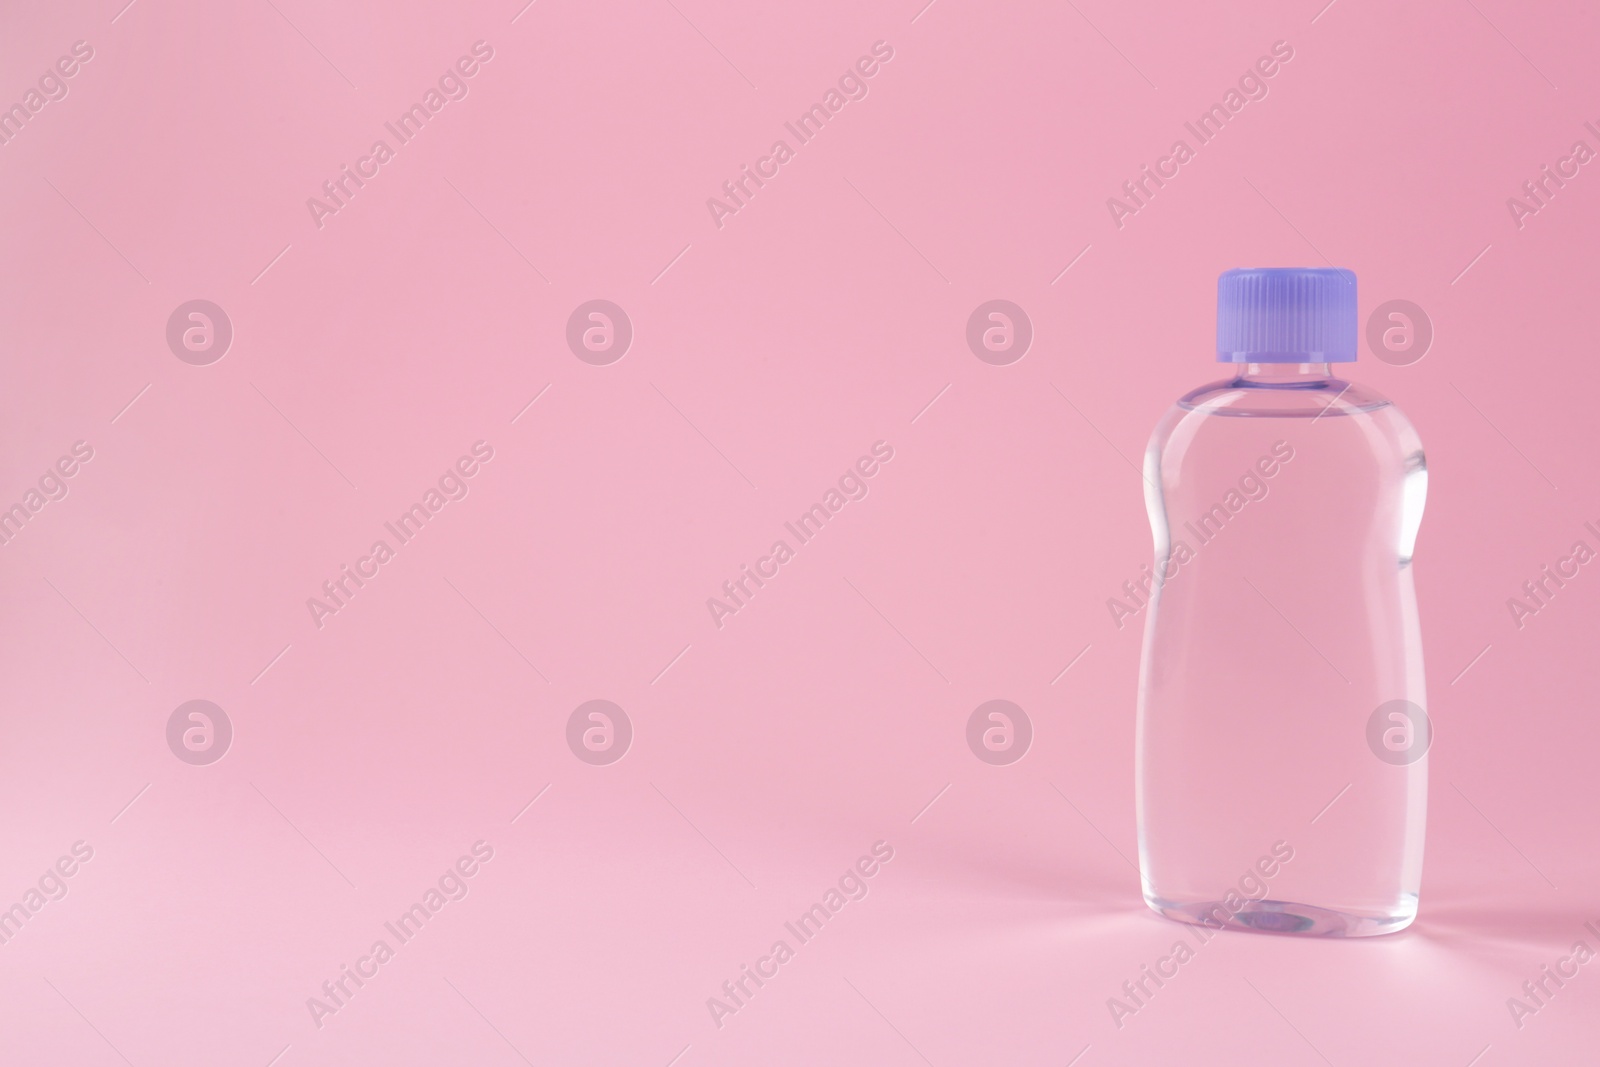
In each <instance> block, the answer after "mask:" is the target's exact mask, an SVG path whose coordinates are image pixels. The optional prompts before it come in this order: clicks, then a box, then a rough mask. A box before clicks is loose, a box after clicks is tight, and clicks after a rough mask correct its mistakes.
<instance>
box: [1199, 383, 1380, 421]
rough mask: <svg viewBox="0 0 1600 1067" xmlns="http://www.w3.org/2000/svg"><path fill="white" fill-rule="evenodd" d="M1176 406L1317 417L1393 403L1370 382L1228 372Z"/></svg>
mask: <svg viewBox="0 0 1600 1067" xmlns="http://www.w3.org/2000/svg"><path fill="white" fill-rule="evenodd" d="M1175 407H1176V408H1177V409H1178V410H1180V411H1195V412H1199V413H1201V414H1205V415H1217V416H1221V417H1224V418H1278V419H1283V418H1291V419H1292V418H1308V419H1320V418H1324V417H1327V418H1337V417H1349V416H1353V415H1363V414H1368V413H1371V412H1374V411H1377V410H1379V409H1381V408H1386V407H1387V408H1394V404H1393V402H1392V401H1391V400H1390V399H1389V398H1388V397H1386V396H1384V395H1383V394H1382V393H1380V392H1378V391H1377V390H1376V389H1373V388H1372V387H1371V386H1367V385H1362V384H1360V383H1359V382H1352V381H1348V380H1346V379H1343V378H1334V377H1328V378H1317V379H1313V380H1310V381H1306V382H1288V383H1284V382H1273V383H1270V384H1268V383H1263V382H1258V381H1252V380H1250V379H1248V378H1244V377H1232V378H1224V379H1222V380H1220V381H1215V382H1209V383H1207V384H1206V385H1202V386H1200V387H1199V388H1197V389H1191V390H1190V391H1189V392H1187V393H1185V394H1184V395H1183V396H1181V397H1179V398H1178V401H1177V404H1176V405H1175ZM1394 413H1395V414H1399V410H1398V409H1395V410H1394ZM1402 417H1403V416H1402Z"/></svg>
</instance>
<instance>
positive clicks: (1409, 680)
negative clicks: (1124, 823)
mask: <svg viewBox="0 0 1600 1067" xmlns="http://www.w3.org/2000/svg"><path fill="white" fill-rule="evenodd" d="M1267 471H1271V473H1270V476H1269V475H1268V474H1267V473H1265V472H1267ZM1144 473H1145V480H1146V485H1145V495H1146V502H1147V505H1148V508H1149V513H1150V521H1151V526H1152V529H1153V532H1154V537H1155V548H1156V551H1155V565H1154V567H1152V569H1151V572H1150V576H1151V577H1153V576H1155V575H1164V576H1165V580H1164V581H1154V580H1151V581H1149V582H1148V584H1149V586H1150V598H1149V602H1148V606H1146V607H1144V608H1143V609H1142V614H1143V615H1144V616H1145V638H1144V655H1143V663H1142V668H1141V677H1140V685H1139V719H1138V740H1137V767H1136V788H1137V800H1138V819H1139V855H1140V868H1141V873H1142V876H1143V884H1144V894H1145V900H1146V902H1147V903H1148V904H1149V905H1150V906H1151V907H1152V908H1154V909H1155V910H1156V911H1158V912H1160V913H1162V914H1163V915H1166V916H1168V917H1170V918H1173V919H1178V920H1181V921H1185V922H1200V923H1206V924H1208V925H1212V926H1222V927H1233V928H1242V929H1254V930H1267V931H1272V932H1279V933H1298V934H1309V935H1323V936H1359V935H1366V934H1379V933H1387V932H1390V931H1394V930H1399V929H1402V928H1404V927H1405V926H1407V925H1408V924H1409V923H1410V922H1411V920H1412V919H1413V918H1414V917H1415V916H1416V909H1417V890H1418V884H1419V882H1420V880H1421V874H1422V844H1423V826H1424V819H1425V815H1426V808H1427V758H1426V756H1425V755H1421V756H1420V758H1419V757H1416V755H1415V754H1414V753H1413V754H1410V755H1411V757H1412V760H1413V761H1411V762H1402V763H1396V762H1389V761H1386V760H1385V759H1383V758H1380V756H1379V755H1378V754H1376V752H1375V751H1374V748H1373V747H1372V745H1371V744H1370V743H1369V740H1368V737H1369V733H1368V725H1369V719H1371V718H1372V717H1373V714H1374V711H1375V710H1376V709H1377V708H1378V707H1379V705H1381V704H1385V703H1386V702H1388V701H1392V700H1409V701H1411V702H1413V703H1414V704H1416V705H1417V706H1419V707H1421V708H1426V707H1427V701H1426V697H1425V694H1424V691H1423V673H1422V651H1421V641H1420V636H1419V631H1418V620H1417V606H1416V595H1415V591H1414V587H1413V583H1412V575H1411V554H1412V546H1413V544H1414V542H1415V539H1416V533H1417V526H1418V524H1419V523H1420V521H1421V517H1422V506H1423V501H1424V497H1425V495H1426V491H1427V469H1426V466H1425V463H1424V459H1423V454H1422V446H1421V442H1420V441H1419V440H1418V438H1417V435H1416V433H1415V431H1414V430H1413V429H1412V428H1411V425H1410V423H1409V422H1407V421H1406V419H1405V416H1404V415H1402V414H1401V413H1400V411H1399V409H1397V408H1396V407H1395V406H1394V405H1393V404H1391V403H1390V402H1389V401H1387V400H1385V399H1384V398H1382V397H1380V396H1378V395H1376V394H1375V393H1372V392H1371V391H1370V390H1367V389H1365V388H1363V387H1361V386H1356V385H1352V384H1350V383H1348V382H1345V381H1341V380H1339V379H1336V378H1331V377H1328V376H1327V367H1326V366H1325V365H1321V364H1301V365H1280V366H1269V365H1256V364H1251V365H1248V367H1246V368H1244V369H1243V370H1242V372H1241V373H1240V375H1239V376H1238V377H1236V378H1234V379H1230V380H1228V381H1224V382H1218V383H1216V384H1214V385H1211V386H1207V387H1204V388H1202V389H1199V390H1196V391H1195V392H1193V393H1191V394H1189V395H1188V396H1186V397H1184V398H1183V399H1182V400H1180V401H1179V402H1178V404H1177V405H1176V406H1174V408H1173V409H1172V410H1171V411H1170V412H1169V413H1168V415H1167V416H1166V417H1165V418H1164V419H1163V420H1162V421H1161V423H1160V425H1159V426H1157V428H1156V431H1155V433H1154V435H1153V436H1152V438H1151V441H1150V446H1149V449H1148V451H1147V454H1146V456H1145V471H1144ZM1230 491H1231V492H1232V494H1233V495H1231V496H1230ZM1219 508H1220V510H1218V509H1219ZM1203 516H1209V518H1206V519H1204V521H1202V517H1203ZM1180 544H1181V545H1183V546H1184V547H1185V548H1186V549H1187V550H1188V551H1187V553H1185V552H1184V551H1183V550H1182V549H1180V547H1179V546H1180ZM1137 585H1138V583H1136V589H1135V592H1138V593H1140V595H1141V596H1142V595H1143V593H1142V591H1141V590H1138V589H1137ZM1128 603H1129V604H1130V606H1131V605H1132V604H1133V603H1134V599H1133V598H1130V599H1129V601H1128ZM1424 736H1425V735H1424ZM1417 751H1418V752H1423V751H1425V749H1418V750H1417ZM1336 797H1337V799H1335V798H1336ZM1330 801H1331V802H1332V803H1331V805H1330ZM1275 849H1276V852H1275V851H1274V850H1275ZM1286 852H1287V853H1289V854H1290V858H1288V859H1287V860H1285V859H1284V855H1285V853H1286Z"/></svg>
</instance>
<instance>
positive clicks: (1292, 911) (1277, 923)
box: [1145, 895, 1417, 937]
mask: <svg viewBox="0 0 1600 1067" xmlns="http://www.w3.org/2000/svg"><path fill="white" fill-rule="evenodd" d="M1145 903H1146V904H1148V905H1150V908H1151V910H1153V911H1154V912H1156V914H1158V915H1162V916H1164V917H1166V918H1168V919H1172V920H1175V921H1177V922H1181V923H1190V924H1192V925H1195V926H1207V927H1210V928H1211V929H1213V930H1249V931H1253V932H1255V933H1267V934H1291V935H1294V936H1297V937H1374V936H1377V935H1380V934H1393V933H1398V932H1399V931H1401V930H1404V929H1405V928H1406V927H1408V926H1410V925H1411V923H1412V921H1413V920H1414V919H1416V917H1417V898H1416V897H1415V896H1414V895H1410V896H1407V897H1406V898H1405V904H1406V906H1405V907H1404V908H1403V909H1402V910H1401V911H1399V912H1396V913H1395V914H1392V915H1361V914H1355V913H1352V912H1343V911H1335V910H1333V909H1331V908H1319V907H1317V906H1315V905H1312V904H1296V903H1294V902H1292V901H1287V900H1246V901H1245V902H1244V904H1243V906H1242V907H1240V908H1239V910H1237V911H1234V910H1233V909H1232V908H1230V907H1229V906H1228V905H1227V904H1225V903H1223V902H1222V901H1220V900H1213V901H1201V902H1196V903H1189V904H1179V903H1175V902H1173V901H1168V900H1162V899H1161V898H1160V897H1152V896H1146V897H1145Z"/></svg>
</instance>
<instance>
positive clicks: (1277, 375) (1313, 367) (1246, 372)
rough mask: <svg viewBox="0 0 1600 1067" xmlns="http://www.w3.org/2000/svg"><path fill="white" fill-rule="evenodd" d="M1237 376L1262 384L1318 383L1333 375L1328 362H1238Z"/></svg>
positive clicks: (1246, 380)
mask: <svg viewBox="0 0 1600 1067" xmlns="http://www.w3.org/2000/svg"><path fill="white" fill-rule="evenodd" d="M1234 366H1235V367H1237V368H1238V370H1237V372H1236V374H1235V378H1236V379H1237V380H1239V381H1245V382H1254V383H1257V384H1260V385H1318V384H1321V383H1323V382H1326V381H1328V380H1329V379H1330V378H1332V377H1333V375H1332V373H1331V372H1330V371H1329V369H1328V364H1326V363H1236V364H1234Z"/></svg>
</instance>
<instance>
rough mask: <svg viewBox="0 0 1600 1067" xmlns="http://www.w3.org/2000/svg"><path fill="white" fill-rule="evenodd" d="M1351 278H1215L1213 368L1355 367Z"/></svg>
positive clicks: (1256, 270) (1319, 270)
mask: <svg viewBox="0 0 1600 1067" xmlns="http://www.w3.org/2000/svg"><path fill="white" fill-rule="evenodd" d="M1356 335H1357V329H1356V275H1355V272H1354V271H1350V270H1345V269H1344V268H1342V267H1244V268H1241V269H1239V270H1230V271H1225V272H1224V273H1223V274H1222V275H1221V276H1220V277H1218V278H1217V362H1218V363H1354V362H1355V359H1356Z"/></svg>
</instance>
